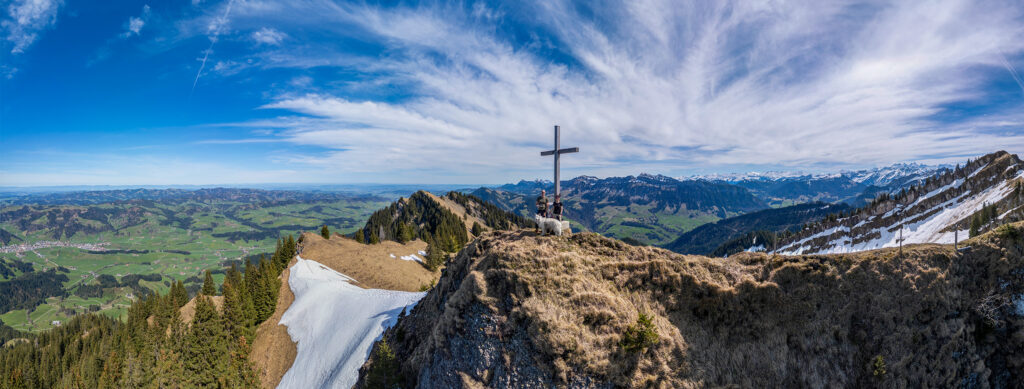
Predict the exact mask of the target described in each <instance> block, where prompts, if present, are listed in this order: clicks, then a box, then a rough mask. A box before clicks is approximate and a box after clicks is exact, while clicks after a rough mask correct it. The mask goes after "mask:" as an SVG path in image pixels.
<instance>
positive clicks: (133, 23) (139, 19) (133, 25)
mask: <svg viewBox="0 0 1024 389" xmlns="http://www.w3.org/2000/svg"><path fill="white" fill-rule="evenodd" d="M150 13H151V11H150V8H149V4H146V5H143V6H142V14H141V15H139V16H132V17H130V18H128V26H127V31H125V32H123V33H121V37H122V38H130V37H131V36H132V35H139V33H140V32H142V27H144V26H145V25H146V21H148V20H149V17H150Z"/></svg>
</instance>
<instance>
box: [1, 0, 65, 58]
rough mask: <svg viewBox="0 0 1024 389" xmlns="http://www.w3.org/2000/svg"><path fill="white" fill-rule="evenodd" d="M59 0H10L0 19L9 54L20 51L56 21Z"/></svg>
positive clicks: (61, 3)
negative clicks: (5, 13) (3, 16)
mask: <svg viewBox="0 0 1024 389" xmlns="http://www.w3.org/2000/svg"><path fill="white" fill-rule="evenodd" d="M61 5H63V1H61V0H12V1H11V2H10V3H9V4H8V5H7V9H6V11H7V15H5V16H6V17H5V18H4V19H3V21H0V26H2V27H3V29H4V32H5V33H6V34H7V37H6V39H7V41H8V42H10V44H11V54H18V53H22V52H24V51H25V49H27V48H28V47H29V46H30V45H32V42H35V40H36V39H37V38H38V37H39V34H41V33H42V31H43V30H45V29H46V28H48V27H50V26H52V25H53V24H54V23H56V22H57V11H58V10H59V9H60V7H61Z"/></svg>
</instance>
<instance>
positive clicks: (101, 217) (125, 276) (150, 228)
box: [0, 189, 388, 331]
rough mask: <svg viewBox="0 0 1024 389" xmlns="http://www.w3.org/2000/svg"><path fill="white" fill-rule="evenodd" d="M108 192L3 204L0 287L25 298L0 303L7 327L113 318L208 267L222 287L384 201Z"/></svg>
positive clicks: (198, 278) (360, 218)
mask: <svg viewBox="0 0 1024 389" xmlns="http://www.w3.org/2000/svg"><path fill="white" fill-rule="evenodd" d="M114 192H122V191H114ZM114 195H116V196H114ZM114 195H111V196H108V197H119V198H118V199H116V200H114V201H110V202H103V201H102V199H103V197H101V198H100V200H96V199H95V197H96V195H95V194H94V193H93V192H83V193H82V194H81V195H80V196H77V197H76V196H75V195H67V198H66V199H58V200H53V199H46V201H36V202H34V201H33V198H31V197H30V198H22V199H19V200H18V201H5V202H6V203H4V204H3V205H2V208H0V229H2V235H3V238H4V242H3V245H2V246H0V271H2V270H4V269H7V270H8V271H7V272H0V273H2V274H0V286H3V287H5V288H8V289H10V290H15V291H29V292H25V293H21V294H18V295H17V296H19V297H13V296H15V295H14V294H12V293H6V294H5V295H3V296H0V300H3V301H0V302H3V304H2V305H0V306H4V307H8V308H10V309H7V310H6V311H3V312H0V320H2V321H3V323H4V324H7V325H9V326H11V327H13V328H15V329H17V330H22V331H39V330H43V329H47V328H50V327H52V326H53V325H55V324H56V321H61V322H63V321H66V320H67V319H68V318H69V317H70V316H72V315H74V314H77V313H82V312H88V311H90V310H91V311H100V312H103V313H105V314H108V315H111V316H114V317H120V316H122V315H124V314H125V312H126V309H127V307H128V306H129V305H130V303H131V301H132V300H133V299H135V298H138V297H139V295H140V294H142V293H149V292H150V291H153V292H159V293H166V292H167V291H168V290H169V289H170V285H171V283H172V282H175V281H178V280H181V281H184V282H185V285H186V288H188V289H189V290H190V292H194V291H195V290H198V289H199V287H200V286H201V282H202V277H203V272H205V271H206V270H211V271H213V273H214V279H215V281H217V282H218V284H219V283H220V282H221V280H222V279H223V277H224V275H223V271H224V268H225V267H226V266H230V264H231V263H238V264H239V265H241V264H242V260H243V259H245V258H250V259H252V260H255V259H257V258H258V256H259V255H260V254H263V253H269V252H272V251H273V250H274V246H275V244H276V242H277V239H278V238H279V237H284V236H287V235H289V234H290V235H294V236H296V237H297V234H298V233H299V232H301V231H311V230H315V229H318V228H319V227H320V226H322V225H327V226H328V227H329V228H330V229H331V230H332V231H335V232H339V233H350V232H353V231H355V230H356V229H357V228H358V227H361V226H362V224H363V223H364V222H365V220H366V218H367V217H368V216H369V214H371V213H372V212H373V211H375V210H377V209H379V208H381V207H383V206H386V205H387V204H388V199H384V198H379V197H371V196H362V197H360V196H354V195H342V194H330V193H309V192H283V191H259V190H248V189H211V190H198V191H180V190H164V191H159V190H156V191H149V192H146V193H142V194H135V195H134V196H131V195H128V196H125V195H123V194H121V193H115V194H114ZM120 197H127V198H126V199H122V198H120ZM29 265H30V266H31V270H30V271H24V270H26V269H29V268H28V266H29ZM111 277H112V278H111ZM40 285H41V286H42V289H39V288H36V287H37V286H40ZM5 290H7V289H5ZM25 296H27V297H25ZM11 300H17V301H11Z"/></svg>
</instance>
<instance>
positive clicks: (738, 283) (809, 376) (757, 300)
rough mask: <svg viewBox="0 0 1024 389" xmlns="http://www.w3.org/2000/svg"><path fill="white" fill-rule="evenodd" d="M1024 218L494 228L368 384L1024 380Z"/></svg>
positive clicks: (391, 347)
mask: <svg viewBox="0 0 1024 389" xmlns="http://www.w3.org/2000/svg"><path fill="white" fill-rule="evenodd" d="M1022 224H1024V223H1022ZM1022 236H1024V227H1022V225H1020V224H1018V225H1015V226H1014V225H1010V226H1005V227H1000V228H999V229H997V230H996V231H994V232H991V233H988V234H984V235H982V236H979V237H976V238H974V239H972V241H971V242H969V244H970V246H971V248H970V249H967V250H964V251H961V252H958V251H956V250H954V249H953V247H952V246H948V245H913V246H910V247H906V248H904V250H903V256H902V257H900V256H899V253H898V251H897V250H895V249H882V250H874V251H867V252H861V253H854V254H839V255H816V256H781V255H773V254H766V253H742V254H739V255H733V256H731V257H728V258H708V257H701V256H684V255H679V254H675V253H672V252H669V251H666V250H664V249H659V248H652V247H635V246H630V245H627V244H624V243H622V242H620V241H617V240H614V239H610V238H605V237H602V236H599V235H597V234H593V233H579V234H574V235H571V236H564V237H553V236H547V237H540V236H536V235H535V234H532V233H530V232H528V231H518V232H504V231H497V232H494V233H488V234H485V235H483V236H482V237H480V238H478V239H476V240H474V241H473V242H471V243H470V244H469V245H468V246H467V247H466V248H465V249H464V250H462V252H460V253H459V254H458V255H457V256H456V257H455V258H454V259H453V260H452V261H450V262H449V264H448V266H447V267H446V268H445V269H444V270H443V274H442V276H441V279H440V281H439V282H438V285H437V286H436V287H434V288H432V289H431V290H430V291H429V292H428V293H427V295H426V296H425V297H424V298H423V299H422V300H420V302H419V303H418V304H417V305H416V306H415V308H413V309H412V310H410V311H409V312H408V313H407V315H405V316H404V317H401V318H400V319H399V320H398V322H397V324H396V326H394V327H392V328H390V329H388V330H387V331H385V333H384V336H383V338H382V340H381V341H379V342H378V343H377V344H376V346H375V349H374V350H373V352H372V353H371V357H370V360H369V361H368V362H367V363H366V364H365V365H364V366H363V368H362V370H361V378H360V382H359V384H358V385H357V387H366V388H374V387H401V388H442V387H444V388H450V387H474V388H475V387H496V388H509V387H569V388H612V387H676V388H697V387H955V386H962V385H976V386H979V387H989V386H990V387H1019V385H1020V382H1022V380H1024V375H1022V372H1024V358H1022V356H1021V353H1020V350H1024V338H1022V337H1020V336H1018V335H1019V334H1020V333H1021V331H1024V308H1022V307H1024V297H1022V296H1024V277H1022V274H1024V260H1022V254H1024V253H1022V251H1021V250H1022V249H1021V247H1024V246H1022V244H1024V240H1022Z"/></svg>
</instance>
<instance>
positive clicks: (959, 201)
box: [778, 151, 1024, 254]
mask: <svg viewBox="0 0 1024 389" xmlns="http://www.w3.org/2000/svg"><path fill="white" fill-rule="evenodd" d="M905 168H906V169H904V170H902V171H901V172H900V173H899V174H893V173H892V172H887V171H877V172H875V174H871V175H864V176H862V177H861V178H863V179H864V180H865V181H873V182H879V183H881V182H890V183H891V182H893V179H894V177H896V176H900V177H903V178H905V177H908V176H910V175H913V174H922V172H923V171H924V170H922V167H921V166H905ZM915 172H916V173H915ZM908 173H909V174H908ZM1022 181H1024V164H1022V162H1021V160H1020V159H1019V158H1018V157H1017V156H1016V155H1013V154H1009V153H1007V152H1005V151H1000V152H996V153H993V154H989V155H986V156H984V157H981V158H979V159H978V160H976V161H973V162H969V163H968V164H967V165H966V166H965V167H963V168H957V169H954V170H946V171H944V172H943V173H942V174H940V175H938V176H934V177H932V178H927V179H924V180H922V181H921V184H919V185H913V186H909V187H908V188H907V189H906V190H904V191H901V192H900V193H899V194H897V195H893V196H882V197H880V198H879V199H878V200H876V201H873V202H872V203H871V204H870V205H868V206H866V207H863V208H860V209H859V210H857V211H856V212H853V213H852V215H849V216H847V217H842V218H838V219H836V220H832V221H824V222H821V223H818V224H816V225H814V226H811V227H810V228H807V229H804V230H803V231H801V232H800V233H798V234H797V235H795V236H793V237H792V238H790V239H788V240H787V241H785V242H782V243H781V244H780V249H778V252H780V253H785V254H825V253H845V252H854V251H862V250H871V249H877V248H883V247H895V246H897V245H899V239H900V230H901V228H902V233H903V239H904V240H903V242H904V243H907V244H910V243H953V242H954V240H955V239H957V238H959V240H964V239H967V237H968V235H969V232H970V231H969V230H970V229H971V226H972V223H973V224H974V226H975V228H980V229H982V230H983V229H986V228H990V227H993V226H996V225H999V224H1001V223H1004V222H1009V221H1016V220H1020V219H1022V218H1024V210H1022V200H1024V199H1022V196H1024V194H1022V193H1021V190H1020V185H1021V182H1022Z"/></svg>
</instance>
